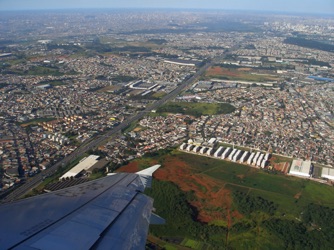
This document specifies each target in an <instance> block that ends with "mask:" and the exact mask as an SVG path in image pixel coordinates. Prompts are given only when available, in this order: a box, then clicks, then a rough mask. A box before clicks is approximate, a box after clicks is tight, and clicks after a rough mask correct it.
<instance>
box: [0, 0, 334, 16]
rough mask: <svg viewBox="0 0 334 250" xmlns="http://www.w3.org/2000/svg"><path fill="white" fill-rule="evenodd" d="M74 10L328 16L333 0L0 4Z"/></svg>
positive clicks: (16, 0) (13, 0)
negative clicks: (224, 11)
mask: <svg viewBox="0 0 334 250" xmlns="http://www.w3.org/2000/svg"><path fill="white" fill-rule="evenodd" d="M73 8H196V9H197V8H198V9H236V10H261V11H263V10H271V11H289V12H304V13H327V14H333V16H334V0H168V1H166V0H164V1H162V0H55V1H50V0H0V10H24V9H73Z"/></svg>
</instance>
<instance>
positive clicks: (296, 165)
mask: <svg viewBox="0 0 334 250" xmlns="http://www.w3.org/2000/svg"><path fill="white" fill-rule="evenodd" d="M310 172H311V161H303V160H300V159H299V160H294V161H293V162H292V165H291V168H290V172H289V174H291V175H297V176H303V177H310V176H311V173H310Z"/></svg>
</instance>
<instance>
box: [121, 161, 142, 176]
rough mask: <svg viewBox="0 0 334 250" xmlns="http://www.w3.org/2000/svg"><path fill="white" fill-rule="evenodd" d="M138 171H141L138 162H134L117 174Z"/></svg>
mask: <svg viewBox="0 0 334 250" xmlns="http://www.w3.org/2000/svg"><path fill="white" fill-rule="evenodd" d="M138 171H139V166H138V162H136V161H133V162H130V163H129V164H128V165H125V166H123V167H121V168H119V169H118V170H117V171H116V172H125V173H135V172H138Z"/></svg>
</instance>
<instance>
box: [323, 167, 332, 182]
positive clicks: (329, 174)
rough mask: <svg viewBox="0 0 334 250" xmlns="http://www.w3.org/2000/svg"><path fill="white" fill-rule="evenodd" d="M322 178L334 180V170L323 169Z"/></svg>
mask: <svg viewBox="0 0 334 250" xmlns="http://www.w3.org/2000/svg"><path fill="white" fill-rule="evenodd" d="M321 177H322V178H326V179H329V180H334V168H322V172H321Z"/></svg>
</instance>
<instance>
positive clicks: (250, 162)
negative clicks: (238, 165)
mask: <svg viewBox="0 0 334 250" xmlns="http://www.w3.org/2000/svg"><path fill="white" fill-rule="evenodd" d="M254 156H255V152H253V153H251V155H250V157H249V158H248V160H247V164H248V165H251V164H252V161H253V158H254Z"/></svg>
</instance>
